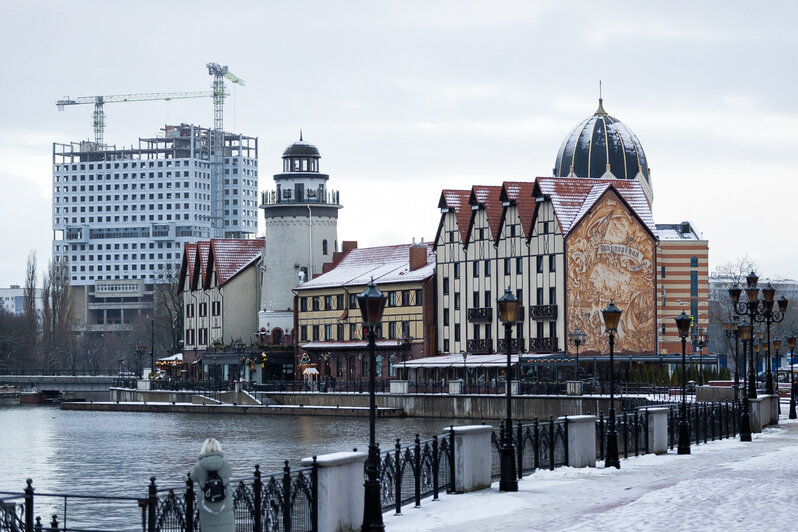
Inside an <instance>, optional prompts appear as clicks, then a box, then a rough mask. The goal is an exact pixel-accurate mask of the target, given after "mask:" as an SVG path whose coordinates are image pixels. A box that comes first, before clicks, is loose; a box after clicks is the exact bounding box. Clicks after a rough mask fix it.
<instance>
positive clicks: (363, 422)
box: [0, 406, 472, 528]
mask: <svg viewBox="0 0 798 532" xmlns="http://www.w3.org/2000/svg"><path fill="white" fill-rule="evenodd" d="M450 424H454V425H467V424H472V423H469V422H468V421H466V420H462V419H460V420H447V419H427V418H424V419H421V418H386V419H378V420H377V441H378V442H379V443H380V447H381V449H383V450H388V449H392V448H393V446H394V444H395V442H396V438H400V439H401V441H402V443H403V444H405V443H406V444H409V443H411V442H412V440H413V438H414V437H415V434H416V433H419V434H420V435H421V438H422V439H425V438H429V437H431V436H432V435H435V434H437V435H440V434H442V433H443V430H444V428H445V427H447V426H448V425H450ZM208 437H215V438H217V439H218V440H219V441H220V442H221V443H222V447H223V451H224V455H225V457H226V458H227V459H228V461H229V462H230V464H231V466H232V468H233V476H234V477H244V476H249V475H251V474H252V471H253V470H254V465H255V464H260V466H261V471H262V472H264V473H269V472H274V471H278V470H281V469H282V467H283V463H284V460H289V461H290V462H291V465H292V466H298V465H299V461H300V460H301V459H302V458H305V457H309V456H312V455H321V454H325V453H332V452H340V451H351V450H352V449H353V448H357V449H358V450H361V451H365V450H366V449H367V446H368V418H367V417H313V416H284V415H278V416H254V415H218V414H171V413H170V414H152V413H138V412H85V411H75V410H60V409H59V408H58V407H50V406H13V407H0V442H2V452H0V491H15V492H21V491H22V490H23V489H24V487H25V479H26V478H32V479H33V486H34V488H35V489H36V491H37V492H38V493H78V494H95V495H96V494H101V495H114V496H134V497H144V496H146V493H147V485H148V483H149V477H151V476H155V477H156V478H157V482H158V484H159V485H161V486H175V485H179V484H181V483H182V482H183V481H184V480H185V478H186V473H188V471H189V470H190V469H191V467H192V466H193V465H194V463H195V462H196V460H197V455H198V454H199V450H200V447H201V446H202V442H203V441H204V440H205V438H208ZM69 504H70V505H71V506H70V507H69V508H68V523H67V524H69V525H70V526H74V525H76V524H77V522H81V523H83V524H88V525H91V526H93V527H97V525H98V524H101V525H102V526H103V527H104V528H110V527H114V528H117V527H120V525H121V523H126V526H125V527H124V528H130V527H131V526H133V527H135V523H131V522H127V521H126V519H125V518H121V517H119V516H120V515H122V514H125V515H130V516H131V517H132V516H137V515H138V514H137V513H136V512H137V510H136V509H135V503H132V505H133V508H132V509H131V510H125V511H124V512H123V511H122V510H121V509H120V508H119V507H118V506H119V504H120V503H116V505H114V504H110V505H106V504H99V503H97V502H93V503H91V504H89V503H85V502H84V503H81V504H79V503H74V504H73V502H72V501H70V502H69ZM98 508H102V510H98ZM63 510H64V509H63V500H62V501H60V502H59V501H57V500H53V499H48V498H37V499H36V514H37V515H41V516H42V521H43V522H44V521H45V517H46V516H48V518H47V522H49V515H50V514H51V513H53V512H57V513H58V514H59V515H63ZM120 512H121V513H120ZM128 512H130V513H128ZM99 513H102V514H103V515H98V514H99ZM98 520H99V521H98ZM120 520H121V522H120Z"/></svg>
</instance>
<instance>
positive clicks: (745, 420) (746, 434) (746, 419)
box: [740, 400, 751, 441]
mask: <svg viewBox="0 0 798 532" xmlns="http://www.w3.org/2000/svg"><path fill="white" fill-rule="evenodd" d="M740 441H751V416H750V415H749V414H748V401H747V400H746V401H743V411H742V413H741V414H740Z"/></svg>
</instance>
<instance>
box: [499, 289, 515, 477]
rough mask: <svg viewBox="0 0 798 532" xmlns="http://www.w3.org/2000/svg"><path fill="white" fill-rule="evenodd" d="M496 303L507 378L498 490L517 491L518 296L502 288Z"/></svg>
mask: <svg viewBox="0 0 798 532" xmlns="http://www.w3.org/2000/svg"><path fill="white" fill-rule="evenodd" d="M498 304H499V315H500V317H501V321H502V323H503V324H504V343H505V347H506V348H507V378H506V379H505V385H504V387H505V390H506V392H507V418H506V419H505V420H504V430H503V431H502V446H501V454H500V456H499V458H500V462H501V478H500V479H499V491H518V477H517V475H516V469H515V444H514V443H513V415H512V391H511V389H510V388H511V387H510V384H511V379H510V374H511V364H510V352H511V347H512V346H511V345H510V340H511V336H512V328H513V325H514V324H515V322H516V316H517V315H518V298H517V297H515V294H513V293H512V291H510V289H509V288H507V289H505V290H504V295H503V296H502V297H500V298H499V300H498Z"/></svg>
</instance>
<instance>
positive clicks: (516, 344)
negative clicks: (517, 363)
mask: <svg viewBox="0 0 798 532" xmlns="http://www.w3.org/2000/svg"><path fill="white" fill-rule="evenodd" d="M524 345H525V342H524V339H523V338H511V339H510V351H512V352H513V353H517V352H519V351H523V350H524ZM498 351H499V353H504V352H506V351H507V340H505V339H504V338H499V348H498Z"/></svg>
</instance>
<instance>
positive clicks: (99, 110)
mask: <svg viewBox="0 0 798 532" xmlns="http://www.w3.org/2000/svg"><path fill="white" fill-rule="evenodd" d="M223 90H224V88H223ZM215 96H216V94H215V93H214V91H194V92H150V93H144V94H112V95H108V96H80V97H78V98H70V97H69V96H66V97H64V98H62V99H60V100H58V101H56V102H55V105H56V106H57V107H58V110H59V111H63V110H64V107H65V106H67V105H82V104H94V113H93V115H92V122H93V126H94V141H95V142H96V143H97V145H98V146H101V145H102V144H103V135H104V132H105V111H104V109H103V105H104V104H106V103H120V102H146V101H153V100H165V101H169V100H180V99H185V98H210V97H215ZM224 96H226V95H224V94H223V95H222V98H224Z"/></svg>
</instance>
